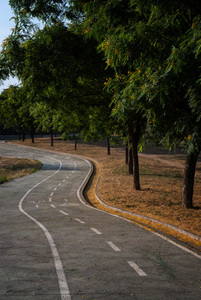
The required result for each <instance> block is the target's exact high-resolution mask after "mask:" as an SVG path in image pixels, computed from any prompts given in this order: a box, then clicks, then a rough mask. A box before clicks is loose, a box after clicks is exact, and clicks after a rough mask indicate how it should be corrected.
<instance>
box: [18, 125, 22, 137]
mask: <svg viewBox="0 0 201 300" xmlns="http://www.w3.org/2000/svg"><path fill="white" fill-rule="evenodd" d="M18 140H19V141H21V126H20V125H19V126H18Z"/></svg>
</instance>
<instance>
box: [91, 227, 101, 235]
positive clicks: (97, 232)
mask: <svg viewBox="0 0 201 300" xmlns="http://www.w3.org/2000/svg"><path fill="white" fill-rule="evenodd" d="M91 230H92V231H93V232H95V233H96V234H102V233H101V232H100V231H99V230H97V229H96V228H91Z"/></svg>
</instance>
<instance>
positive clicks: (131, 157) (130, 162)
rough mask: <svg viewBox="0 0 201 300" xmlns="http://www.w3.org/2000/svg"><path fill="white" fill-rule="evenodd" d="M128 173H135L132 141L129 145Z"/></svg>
mask: <svg viewBox="0 0 201 300" xmlns="http://www.w3.org/2000/svg"><path fill="white" fill-rule="evenodd" d="M128 174H133V150H132V145H130V143H129V147H128Z"/></svg>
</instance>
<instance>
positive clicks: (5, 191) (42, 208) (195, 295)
mask: <svg viewBox="0 0 201 300" xmlns="http://www.w3.org/2000/svg"><path fill="white" fill-rule="evenodd" d="M0 156H15V157H22V158H36V159H39V160H40V161H42V163H43V167H42V169H41V170H40V171H39V172H37V173H34V174H31V175H29V176H26V177H24V178H20V179H16V180H13V181H11V182H9V183H6V184H3V185H1V186H0V299H9V300H10V299H13V300H18V299H20V300H21V299H38V300H39V299H48V300H51V299H52V300H55V299H63V300H64V299H66V300H70V299H72V300H74V299H76V300H77V299H91V300H93V299H96V300H98V299H104V300H118V299H119V300H120V299H125V300H127V299H142V300H146V299H147V300H152V299H153V300H157V299H160V300H161V299H162V300H165V299H168V300H170V299H174V300H176V299H182V300H184V299H190V300H200V299H201V281H200V279H201V277H200V266H201V263H200V262H201V260H200V258H201V257H199V256H198V255H197V256H196V255H193V254H191V253H187V252H185V251H183V250H182V249H180V248H178V247H177V246H175V245H172V244H171V243H169V242H168V241H166V240H164V239H161V238H160V237H158V236H156V235H154V234H153V233H151V232H148V231H146V230H144V229H142V228H140V227H138V226H136V225H135V224H132V223H129V222H127V221H125V220H123V219H120V218H118V217H115V216H111V215H109V214H106V213H104V212H100V211H98V210H96V209H93V208H90V207H87V206H86V205H84V204H83V203H82V202H81V201H80V200H79V198H78V196H77V190H78V189H79V187H80V186H81V184H82V183H83V181H84V179H85V178H86V176H87V174H88V172H89V170H90V166H89V163H88V162H87V161H85V160H83V159H80V158H78V157H74V156H70V155H64V154H58V153H52V152H47V151H42V150H38V149H31V148H25V147H20V146H15V145H11V144H7V143H2V142H1V143H0Z"/></svg>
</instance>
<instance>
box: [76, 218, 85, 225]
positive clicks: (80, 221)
mask: <svg viewBox="0 0 201 300" xmlns="http://www.w3.org/2000/svg"><path fill="white" fill-rule="evenodd" d="M75 221H77V222H79V223H80V224H85V222H84V221H82V220H80V219H75Z"/></svg>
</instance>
